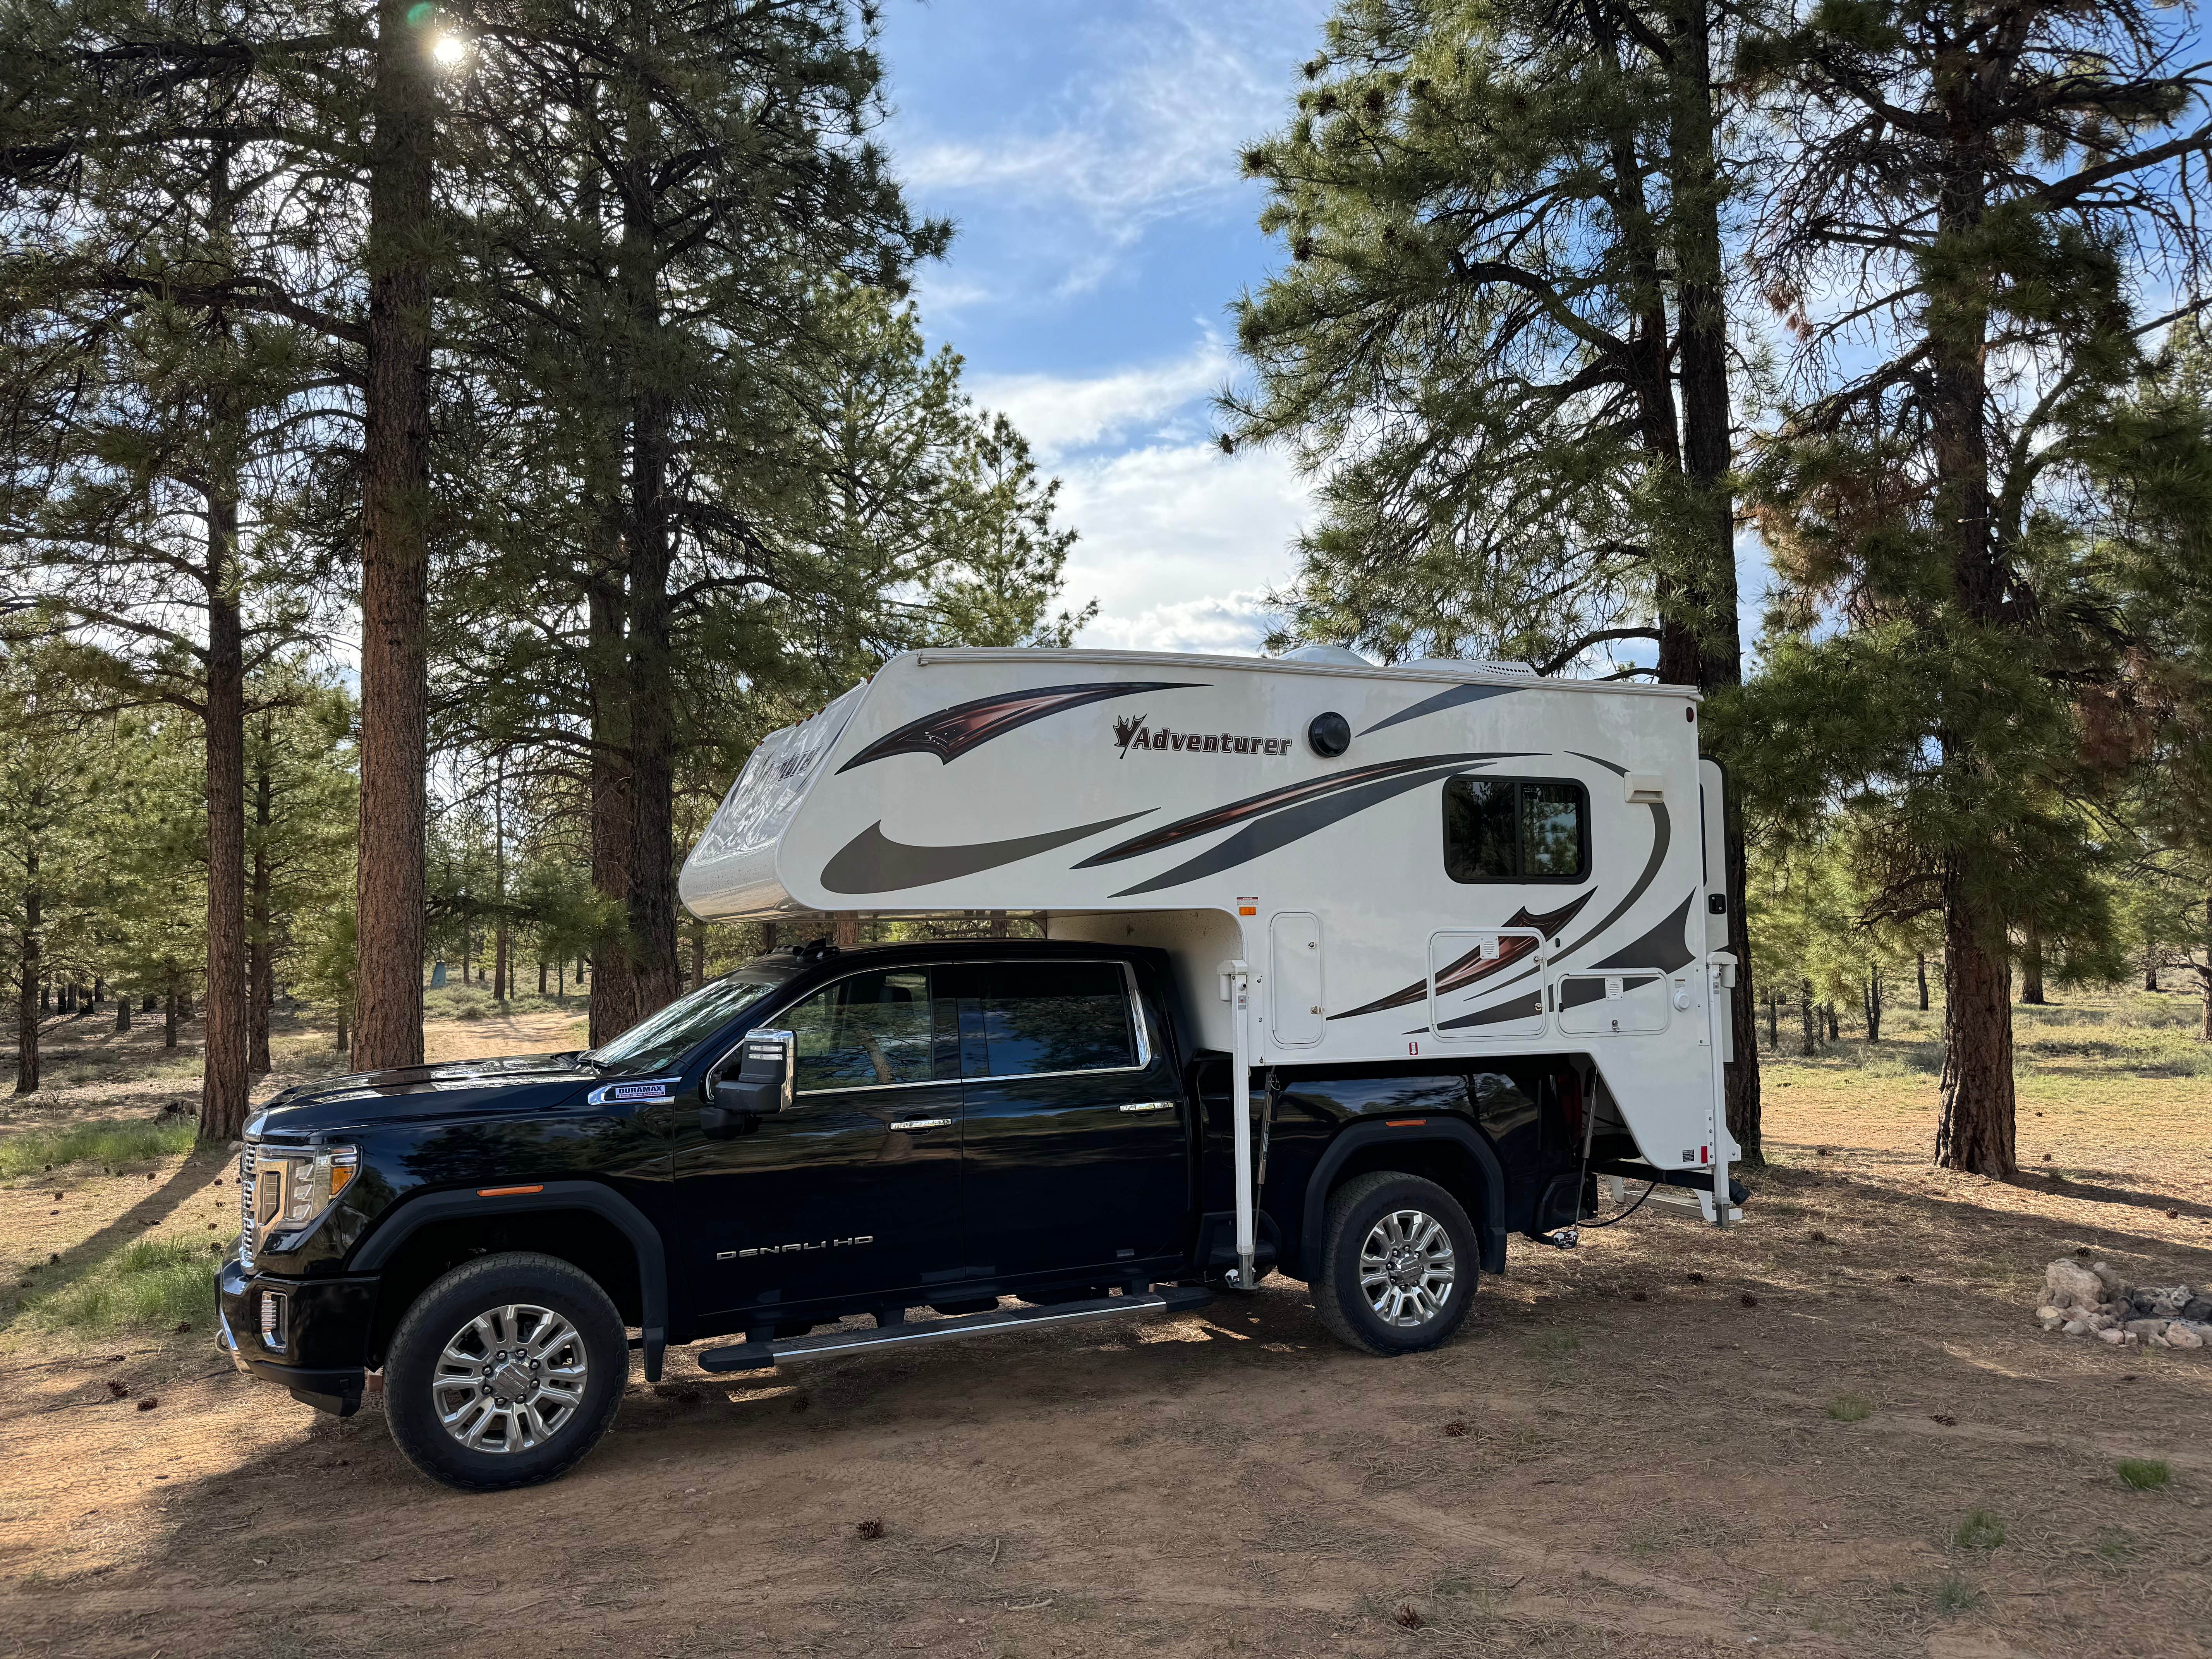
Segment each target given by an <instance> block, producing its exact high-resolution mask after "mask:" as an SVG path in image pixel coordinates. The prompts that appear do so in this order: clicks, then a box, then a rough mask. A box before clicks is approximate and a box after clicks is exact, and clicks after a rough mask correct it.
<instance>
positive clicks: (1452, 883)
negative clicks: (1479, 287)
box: [679, 646, 1742, 1286]
mask: <svg viewBox="0 0 2212 1659" xmlns="http://www.w3.org/2000/svg"><path fill="white" fill-rule="evenodd" d="M1698 702H1699V699H1698V694H1697V693H1696V692H1695V691H1694V690H1689V689H1686V688H1683V687H1679V686H1666V685H1639V684H1622V683H1620V682H1594V681H1577V680H1562V679H1550V678H1536V677H1535V676H1534V675H1533V674H1531V673H1529V672H1528V671H1524V670H1520V669H1516V668H1512V667H1508V666H1503V665H1496V664H1491V663H1481V662H1465V661H1443V660H1429V661H1421V662H1414V663H1410V664H1403V665H1390V666H1380V665H1375V664H1373V663H1370V662H1369V661H1368V660H1366V659H1364V658H1363V657H1361V656H1359V655H1358V653H1354V652H1352V651H1350V650H1347V649H1345V648H1342V647H1326V646H1324V647H1309V648H1307V649H1305V650H1304V651H1301V652H1297V653H1293V654H1292V655H1291V656H1290V657H1288V658H1285V659H1257V658H1247V657H1211V656H1194V655H1182V654H1167V653H1143V652H1118V651H1051V650H1033V649H1019V648H1007V649H957V650H941V651H924V652H920V653H912V654H908V655H905V656H902V657H899V658H897V659H894V660H893V661H891V662H890V663H888V664H887V665H885V666H884V669H883V670H882V671H880V672H879V673H878V674H877V675H876V676H875V677H874V678H872V679H871V680H869V681H868V682H866V684H861V685H859V686H856V687H855V688H854V689H853V690H851V691H848V693H846V694H845V695H844V696H842V697H840V698H838V699H837V700H836V702H833V703H831V704H829V706H828V707H827V708H823V710H822V711H821V712H820V713H818V714H816V715H814V716H813V717H812V718H811V719H810V720H805V721H804V722H802V723H801V724H799V725H797V726H790V727H787V728H785V729H784V730H782V731H780V732H775V733H774V734H772V735H771V736H770V737H769V738H767V739H766V740H765V741H764V742H763V743H762V744H761V745H760V747H759V748H758V749H757V750H755V751H754V753H753V755H752V757H751V758H750V761H749V762H748V763H747V764H746V766H745V768H744V772H743V774H742V775H740V776H739V777H738V781H737V782H736V783H735V784H734V785H733V786H732V788H731V790H730V792H729V794H728V796H727V797H726V799H724V801H723V803H722V805H721V807H720V811H718V812H717V813H716V815H715V817H714V821H713V823H712V824H711V825H710V827H709V828H708V831H707V834H706V835H705V836H704V837H703V838H702V840H701V841H700V842H699V844H698V846H697V847H696V848H695V849H694V850H693V852H692V854H691V855H690V859H689V860H688V861H687V862H686V863H685V865H684V871H683V874H682V877H681V880H680V883H679V891H680V893H681V896H682V898H683V901H684V905H685V907H686V908H688V909H689V910H690V911H691V912H692V914H693V915H697V916H699V917H701V918H702V919H704V920H708V921H741V920H764V921H773V920H775V919H776V918H778V917H783V916H788V915H794V914H798V913H809V912H822V911H835V910H856V911H865V912H868V913H871V914H873V915H878V916H927V915H945V914H947V913H963V912H974V911H977V910H1018V911H1031V912H1037V913H1041V914H1042V916H1043V919H1044V924H1045V929H1046V933H1047V936H1048V938H1050V939H1054V940H1069V941H1086V942H1091V943H1095V944H1100V945H1141V946H1149V947H1152V948H1154V949H1156V950H1158V951H1163V952H1164V953H1165V956H1166V957H1167V959H1168V961H1169V962H1170V963H1171V964H1172V969H1173V974H1172V979H1173V983H1174V986H1175V987H1176V993H1177V1000H1178V1001H1179V1006H1177V1007H1176V1008H1175V1010H1174V1011H1173V1013H1174V1018H1176V1020H1177V1022H1178V1023H1179V1024H1180V1027H1181V1029H1182V1030H1183V1031H1185V1032H1187V1033H1188V1040H1189V1042H1190V1044H1191V1046H1192V1048H1194V1049H1197V1050H1200V1051H1201V1052H1203V1051H1214V1054H1215V1057H1216V1058H1217V1059H1221V1060H1226V1063H1227V1065H1228V1066H1229V1068H1230V1069H1229V1072H1228V1077H1229V1078H1230V1079H1248V1083H1247V1086H1246V1088H1245V1090H1244V1091H1243V1092H1244V1095H1245V1097H1246V1098H1247V1099H1248V1100H1249V1108H1248V1109H1245V1110H1242V1111H1233V1112H1230V1113H1227V1114H1226V1115H1227V1116H1228V1118H1229V1122H1228V1124H1227V1131H1228V1133H1227V1136H1226V1138H1227V1139H1228V1140H1229V1142H1230V1146H1229V1148H1228V1149H1227V1150H1229V1151H1230V1152H1231V1162H1232V1169H1231V1170H1229V1171H1225V1173H1227V1174H1229V1175H1230V1194H1229V1196H1230V1199H1231V1206H1230V1207H1231V1209H1232V1210H1233V1214H1234V1237H1233V1257H1234V1265H1233V1266H1231V1267H1228V1268H1227V1269H1226V1270H1225V1272H1223V1273H1220V1274H1219V1275H1218V1280H1219V1282H1223V1283H1225V1284H1228V1285H1232V1286H1249V1285H1253V1284H1254V1283H1255V1281H1256V1277H1257V1275H1258V1274H1259V1273H1262V1272H1264V1271H1265V1267H1266V1263H1265V1261H1264V1260H1262V1259H1261V1258H1263V1257H1267V1256H1272V1255H1273V1251H1272V1250H1271V1249H1268V1248H1267V1241H1266V1240H1265V1239H1264V1238H1263V1237H1262V1234H1263V1230H1269V1220H1270V1216H1269V1208H1270V1206H1269V1205H1268V1202H1267V1200H1268V1196H1269V1195H1268V1193H1267V1184H1266V1183H1267V1174H1268V1169H1267V1160H1268V1150H1269V1142H1270V1138H1271V1135H1272V1136H1274V1137H1277V1138H1278V1139H1279V1138H1280V1137H1281V1136H1282V1135H1283V1134H1284V1133H1285V1128H1286V1127H1287V1126H1285V1123H1284V1122H1283V1121H1282V1112H1281V1103H1282V1102H1283V1100H1284V1099H1285V1097H1289V1096H1292V1095H1294V1094H1295V1093H1296V1092H1297V1090H1298V1089H1299V1087H1300V1085H1301V1080H1302V1079H1334V1080H1337V1081H1340V1082H1341V1081H1343V1080H1346V1079H1349V1078H1350V1077H1351V1076H1352V1074H1353V1073H1360V1074H1363V1075H1364V1077H1365V1078H1366V1079H1368V1080H1369V1081H1370V1083H1371V1084H1383V1083H1384V1081H1385V1080H1386V1079H1389V1078H1393V1077H1395V1078H1412V1077H1425V1076H1431V1075H1433V1074H1436V1073H1458V1074H1461V1075H1462V1076H1464V1077H1466V1078H1467V1079H1468V1080H1469V1084H1470V1086H1471V1088H1472V1089H1473V1091H1474V1093H1476V1094H1480V1092H1481V1091H1482V1090H1483V1088H1484V1087H1485V1086H1486V1085H1485V1082H1484V1079H1495V1080H1496V1081H1498V1082H1502V1081H1503V1080H1504V1076H1505V1075H1518V1076H1521V1077H1522V1078H1524V1079H1526V1078H1528V1077H1529V1076H1531V1075H1533V1076H1535V1077H1537V1078H1538V1079H1541V1081H1540V1083H1539V1086H1538V1092H1539V1093H1541V1092H1543V1091H1547V1090H1548V1091H1550V1098H1549V1099H1548V1100H1547V1102H1546V1104H1547V1106H1548V1107H1549V1108H1550V1109H1553V1110H1554V1111H1555V1112H1558V1111H1560V1110H1562V1109H1563V1112H1564V1117H1565V1127H1566V1128H1567V1129H1568V1130H1569V1131H1570V1132H1571V1136H1572V1137H1573V1139H1574V1140H1576V1141H1578V1142H1579V1144H1578V1145H1573V1146H1571V1152H1573V1153H1574V1154H1576V1155H1575V1156H1573V1157H1571V1158H1570V1159H1569V1160H1568V1161H1569V1162H1570V1163H1571V1165H1572V1167H1571V1169H1552V1168H1545V1169H1542V1170H1537V1171H1534V1172H1533V1174H1532V1172H1530V1171H1527V1170H1523V1171H1522V1172H1520V1173H1521V1182H1522V1185H1523V1186H1524V1187H1525V1185H1526V1182H1528V1180H1530V1179H1532V1178H1534V1179H1537V1180H1541V1182H1542V1183H1543V1184H1542V1186H1541V1188H1539V1189H1524V1190H1506V1191H1504V1192H1499V1193H1496V1194H1492V1195H1491V1196H1490V1198H1489V1199H1488V1200H1487V1202H1488V1203H1489V1204H1491V1205H1495V1206H1498V1207H1499V1208H1501V1209H1502V1210H1503V1211H1504V1212H1505V1214H1510V1215H1512V1216H1516V1217H1518V1218H1520V1223H1521V1230H1522V1231H1528V1232H1529V1233H1530V1234H1531V1235H1532V1236H1534V1237H1544V1238H1546V1239H1547V1240H1548V1241H1549V1242H1552V1243H1560V1244H1571V1243H1572V1242H1573V1237H1574V1235H1573V1231H1572V1226H1573V1224H1574V1223H1576V1222H1577V1221H1579V1220H1582V1219H1583V1218H1585V1215H1586V1211H1585V1209H1584V1203H1585V1199H1584V1194H1585V1192H1586V1190H1587V1191H1589V1192H1594V1191H1595V1187H1594V1184H1593V1182H1592V1180H1591V1177H1592V1176H1593V1175H1594V1174H1602V1175H1607V1176H1613V1177H1616V1178H1619V1177H1628V1176H1633V1177H1637V1178H1641V1179H1644V1180H1647V1181H1650V1182H1656V1183H1657V1184H1658V1185H1661V1186H1664V1187H1668V1188H1675V1189H1679V1190H1678V1202H1687V1201H1690V1200H1691V1198H1692V1195H1694V1201H1695V1203H1696V1204H1697V1206H1698V1207H1699V1210H1700V1211H1701V1212H1702V1214H1703V1216H1704V1218H1705V1219H1706V1220H1707V1221H1709V1222H1711V1223H1713V1224H1714V1225H1719V1226H1723V1227H1724V1226H1726V1225H1728V1224H1729V1220H1730V1219H1731V1218H1733V1217H1734V1216H1735V1214H1736V1213H1738V1212H1737V1211H1735V1209H1734V1208H1733V1207H1732V1206H1731V1198H1730V1194H1731V1186H1732V1183H1731V1182H1730V1181H1729V1166H1730V1164H1731V1163H1732V1162H1733V1160H1734V1159H1735V1157H1736V1156H1737V1152H1738V1149H1737V1147H1736V1146H1735V1142H1734V1141H1733V1140H1732V1139H1730V1137H1729V1131H1728V1126H1727V1116H1726V1110H1725V1094H1724V1089H1723V1073H1722V1069H1721V1068H1722V1065H1723V1062H1724V1061H1725V1060H1729V1059H1730V1058H1731V1057H1732V1054H1731V1049H1730V1027H1729V1014H1728V1000H1727V996H1726V987H1729V986H1732V985H1733V984H1734V983H1735V959H1734V958H1733V957H1731V956H1730V955H1729V954H1728V951H1727V949H1726V946H1727V941H1728V932H1729V929H1728V914H1727V907H1728V905H1729V902H1730V901H1729V896H1728V893H1727V886H1726V880H1725V871H1726V861H1725V860H1724V858H1723V841H1722V822H1723V819H1722V787H1723V783H1722V775H1721V772H1720V769H1719V768H1718V767H1717V765H1716V764H1715V763H1712V762H1710V761H1703V760H1701V759H1700V758H1699V744H1698V729H1697V720H1698ZM1508 1062H1520V1063H1518V1064H1509V1063H1508ZM1210 1080H1211V1079H1209V1081H1210ZM1223 1092H1224V1093H1225V1094H1227V1095H1230V1096H1231V1097H1234V1096H1235V1094H1236V1092H1237V1089H1236V1085H1235V1084H1234V1083H1227V1084H1226V1086H1225V1087H1224V1089H1223ZM1524 1092H1525V1091H1524ZM1389 1095H1390V1091H1389V1089H1388V1087H1387V1086H1384V1087H1383V1088H1382V1089H1381V1091H1380V1092H1379V1094H1378V1095H1377V1098H1378V1099H1379V1100H1382V1101H1383V1103H1385V1104H1387V1103H1388V1100H1389ZM1417 1097H1420V1091H1419V1090H1414V1091H1411V1092H1410V1093H1409V1094H1408V1098H1409V1099H1410V1098H1417ZM1425 1109H1430V1110H1433V1109H1434V1104H1433V1103H1431V1104H1430V1105H1429V1106H1428V1107H1427V1108H1425ZM1466 1110H1467V1108H1466V1106H1465V1105H1464V1104H1463V1103H1462V1111H1463V1112H1464V1111H1466ZM1475 1115H1476V1116H1477V1117H1478V1118H1479V1117H1480V1112H1479V1110H1478V1111H1477V1112H1476V1113H1475ZM1406 1116H1407V1117H1409V1118H1410V1117H1418V1116H1419V1112H1418V1111H1416V1109H1415V1108H1414V1107H1413V1106H1408V1107H1407V1109H1406ZM1384 1121H1385V1122H1386V1123H1389V1122H1390V1121H1392V1120H1390V1119H1388V1118H1386V1119H1385V1120H1384ZM1399 1121H1404V1120H1403V1119H1401V1120H1399ZM1404 1127H1405V1130H1406V1131H1407V1133H1406V1136H1405V1141H1406V1144H1408V1145H1410V1143H1411V1142H1412V1140H1413V1139H1414V1136H1413V1133H1411V1132H1412V1131H1415V1130H1418V1129H1425V1128H1431V1127H1439V1126H1438V1125H1437V1124H1434V1123H1415V1122H1405V1126H1404ZM1515 1174H1516V1172H1515V1171H1512V1170H1507V1171H1506V1172H1505V1177H1506V1178H1505V1181H1504V1183H1502V1184H1504V1185H1505V1186H1506V1187H1508V1188H1512V1187H1513V1186H1514V1185H1515V1184H1516V1182H1515V1179H1514V1177H1515ZM1616 1190H1618V1181H1617V1180H1616ZM1715 1194H1720V1195H1721V1197H1720V1199H1719V1200H1718V1201H1717V1200H1716V1197H1715ZM1296 1196H1297V1197H1298V1198H1299V1199H1301V1200H1305V1199H1310V1198H1317V1197H1320V1196H1322V1195H1321V1194H1297V1195H1296ZM1741 1197H1742V1189H1741V1187H1735V1188H1734V1199H1733V1202H1734V1203H1738V1204H1740V1203H1741ZM1293 1207H1296V1206H1293ZM1503 1219H1504V1216H1502V1215H1500V1214H1499V1213H1497V1212H1492V1214H1490V1215H1489V1216H1488V1217H1487V1218H1486V1220H1487V1222H1488V1224H1489V1225H1488V1228H1487V1229H1486V1231H1491V1232H1492V1233H1493V1234H1494V1235H1495V1236H1496V1237H1497V1238H1498V1252H1499V1254H1500V1255H1501V1256H1502V1248H1503V1235H1504V1228H1503V1226H1502V1225H1500V1224H1501V1222H1502V1221H1503ZM1272 1231H1276V1232H1278V1233H1279V1232H1280V1231H1284V1230H1283V1229H1282V1228H1281V1227H1280V1226H1277V1227H1275V1228H1273V1229H1272ZM1222 1243H1223V1244H1227V1243H1229V1241H1226V1240H1224V1241H1222ZM1219 1253H1220V1252H1219V1250H1218V1249H1216V1250H1214V1251H1201V1255H1218V1254H1219ZM1498 1265H1502V1261H1501V1262H1500V1263H1498ZM1304 1271H1305V1273H1306V1275H1307V1276H1308V1277H1311V1276H1312V1273H1313V1271H1314V1270H1313V1266H1312V1264H1310V1263H1309V1264H1306V1265H1305V1268H1304Z"/></svg>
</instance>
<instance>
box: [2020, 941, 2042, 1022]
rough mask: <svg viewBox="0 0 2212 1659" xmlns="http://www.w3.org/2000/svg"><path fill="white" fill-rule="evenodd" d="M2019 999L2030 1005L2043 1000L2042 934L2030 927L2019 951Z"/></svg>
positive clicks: (2040, 1005)
mask: <svg viewBox="0 0 2212 1659" xmlns="http://www.w3.org/2000/svg"><path fill="white" fill-rule="evenodd" d="M2020 1000H2021V1001H2022V1002H2025V1003H2027V1004H2028V1005H2029V1006H2031V1007H2036V1008H2040V1007H2042V1006H2044V1002H2043V935H2042V934H2041V933H2038V932H2037V931H2036V930H2035V929H2034V928H2033V927H2031V928H2029V929H2028V930H2027V939H2026V941H2025V942H2024V944H2023V945H2022V948H2021V953H2020Z"/></svg>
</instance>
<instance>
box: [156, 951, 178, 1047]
mask: <svg viewBox="0 0 2212 1659" xmlns="http://www.w3.org/2000/svg"><path fill="white" fill-rule="evenodd" d="M182 1000H183V998H182V996H181V995H180V994H179V992H178V990H177V969H176V966H175V964H174V963H172V964H170V966H169V969H168V989H167V994H166V995H164V997H163V998H162V1002H161V1046H162V1047H163V1048H175V1047H176V1046H177V1019H178V1004H179V1002H181V1001H182Z"/></svg>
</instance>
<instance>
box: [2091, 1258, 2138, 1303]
mask: <svg viewBox="0 0 2212 1659" xmlns="http://www.w3.org/2000/svg"><path fill="white" fill-rule="evenodd" d="M2089 1271H2090V1272H2091V1273H2094V1274H2096V1276H2097V1279H2098V1281H2099V1282H2100V1284H2102V1285H2104V1287H2105V1294H2106V1295H2107V1296H2109V1297H2112V1298H2113V1300H2115V1301H2120V1302H2124V1301H2125V1300H2126V1299H2127V1295H2128V1292H2129V1291H2130V1290H2131V1289H2133V1288H2134V1287H2133V1286H2132V1285H2130V1284H2129V1283H2128V1281H2127V1280H2126V1279H2123V1278H2121V1277H2120V1275H2119V1273H2118V1271H2117V1270H2116V1269H2114V1268H2113V1267H2112V1266H2111V1265H2110V1264H2109V1263H2106V1262H2103V1261H2100V1262H2097V1263H2095V1264H2094V1265H2093V1266H2092V1267H2090V1269H2089Z"/></svg>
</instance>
